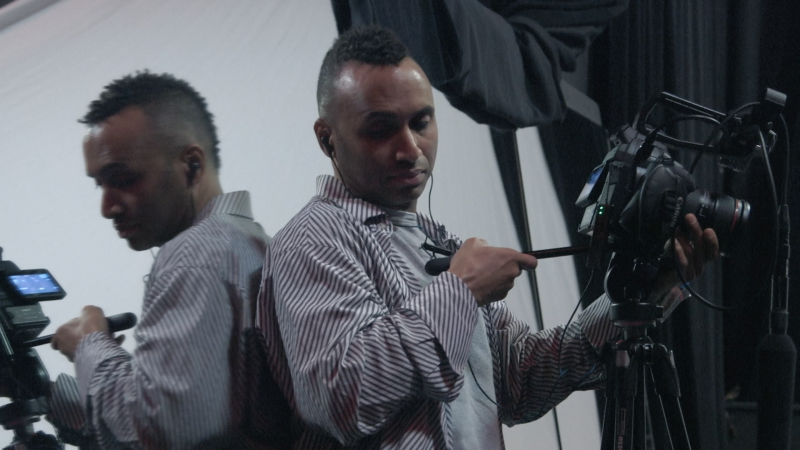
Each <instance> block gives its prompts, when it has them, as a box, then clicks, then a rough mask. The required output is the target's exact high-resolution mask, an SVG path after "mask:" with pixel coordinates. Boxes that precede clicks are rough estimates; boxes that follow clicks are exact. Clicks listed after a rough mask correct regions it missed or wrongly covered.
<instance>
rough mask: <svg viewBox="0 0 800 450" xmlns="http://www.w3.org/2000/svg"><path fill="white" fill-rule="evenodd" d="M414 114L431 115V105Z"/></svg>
mask: <svg viewBox="0 0 800 450" xmlns="http://www.w3.org/2000/svg"><path fill="white" fill-rule="evenodd" d="M415 115H416V116H433V106H426V107H424V108H422V109H420V110H419V111H417V113H416V114H415Z"/></svg>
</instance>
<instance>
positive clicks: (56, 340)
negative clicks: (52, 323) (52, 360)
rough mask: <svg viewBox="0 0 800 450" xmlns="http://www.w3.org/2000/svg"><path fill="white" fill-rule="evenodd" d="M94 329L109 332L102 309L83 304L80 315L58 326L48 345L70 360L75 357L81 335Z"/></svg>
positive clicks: (92, 331)
mask: <svg viewBox="0 0 800 450" xmlns="http://www.w3.org/2000/svg"><path fill="white" fill-rule="evenodd" d="M95 331H102V332H104V333H108V332H109V329H108V321H107V320H106V316H105V314H103V310H102V309H100V308H98V307H96V306H84V307H83V311H82V312H81V316H80V317H76V318H74V319H72V320H70V321H69V322H67V323H65V324H64V325H61V326H60V327H58V329H57V330H56V333H55V334H54V335H53V340H52V341H51V342H50V346H51V347H53V348H54V349H55V350H58V351H59V352H61V353H62V354H63V355H64V356H66V357H67V359H69V360H70V362H72V361H73V359H74V358H75V349H77V348H78V344H80V343H81V340H82V339H83V337H84V336H86V335H87V334H90V333H94V332H95Z"/></svg>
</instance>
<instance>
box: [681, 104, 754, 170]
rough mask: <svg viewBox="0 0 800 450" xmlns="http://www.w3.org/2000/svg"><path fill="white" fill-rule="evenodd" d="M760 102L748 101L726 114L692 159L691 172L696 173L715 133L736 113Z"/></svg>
mask: <svg viewBox="0 0 800 450" xmlns="http://www.w3.org/2000/svg"><path fill="white" fill-rule="evenodd" d="M758 104H759V103H758V102H753V103H748V104H746V105H742V106H740V107H738V108H736V109H735V110H733V111H732V112H731V113H730V114H728V115H727V116H725V118H724V119H722V121H721V122H718V124H717V127H716V128H714V131H712V132H711V134H709V136H708V139H706V141H705V142H704V143H703V148H701V149H700V150H698V152H697V155H696V156H695V157H694V161H692V165H691V166H690V168H689V173H694V169H695V167H696V166H697V163H698V162H700V158H701V157H702V156H703V152H704V151H705V148H706V146H708V145H710V144H711V141H712V140H713V139H714V135H716V134H717V133H719V132H720V131H721V130H722V127H724V126H725V124H726V123H728V122H729V121H730V120H731V119H733V118H734V117H736V114H738V113H740V112H742V111H744V110H745V109H747V108H752V107H754V106H757V105H758Z"/></svg>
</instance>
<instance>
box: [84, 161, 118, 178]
mask: <svg viewBox="0 0 800 450" xmlns="http://www.w3.org/2000/svg"><path fill="white" fill-rule="evenodd" d="M123 169H125V164H124V163H121V162H113V163H109V164H106V165H105V166H103V167H101V168H100V170H98V171H97V173H95V174H91V173H87V174H86V175H87V176H88V177H89V178H94V179H95V180H105V179H107V178H108V177H109V176H110V175H111V174H112V173H114V172H118V171H120V170H123Z"/></svg>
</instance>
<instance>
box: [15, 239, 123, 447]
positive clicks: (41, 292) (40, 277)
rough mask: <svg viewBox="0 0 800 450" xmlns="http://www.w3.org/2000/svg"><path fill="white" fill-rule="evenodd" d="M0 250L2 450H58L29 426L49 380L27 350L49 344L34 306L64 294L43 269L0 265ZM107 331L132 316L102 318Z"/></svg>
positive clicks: (40, 409) (42, 406)
mask: <svg viewBox="0 0 800 450" xmlns="http://www.w3.org/2000/svg"><path fill="white" fill-rule="evenodd" d="M2 252H3V249H2V248H0V396H3V397H9V398H10V399H11V403H9V404H7V405H4V406H2V407H0V425H2V426H3V428H5V429H7V430H8V429H10V430H13V431H14V437H15V442H14V443H13V444H12V445H11V446H9V447H6V448H14V449H16V448H27V449H28V450H32V449H41V450H48V449H60V448H63V446H62V445H61V444H60V443H59V442H58V440H57V439H56V438H55V437H54V436H52V435H48V434H44V433H42V432H41V431H39V432H35V433H34V431H33V423H35V422H37V421H39V416H42V415H44V414H47V413H48V408H47V405H48V400H47V398H48V397H49V395H50V385H51V384H50V375H49V374H48V373H47V370H46V369H45V368H44V365H43V364H42V361H41V359H39V355H38V354H37V353H36V350H34V349H33V348H32V347H34V346H37V345H41V344H46V343H48V342H50V340H51V338H52V337H53V336H52V335H48V336H39V333H41V332H42V330H44V329H45V328H46V327H47V326H48V325H49V324H50V319H49V318H48V317H47V316H45V315H44V311H42V307H41V305H40V304H39V302H40V301H46V300H60V299H62V298H64V297H65V296H66V295H67V293H66V292H65V291H64V289H63V288H62V287H61V285H59V284H58V282H57V281H56V279H55V278H54V277H53V276H52V275H51V274H50V272H48V271H47V270H46V269H33V270H20V268H19V267H17V265H16V264H14V263H13V262H11V261H3V260H2ZM106 319H107V320H108V325H109V329H110V331H112V332H113V331H120V330H125V329H128V328H131V327H133V326H134V325H136V316H135V315H134V314H131V313H123V314H118V315H115V316H111V317H107V318H106Z"/></svg>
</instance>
